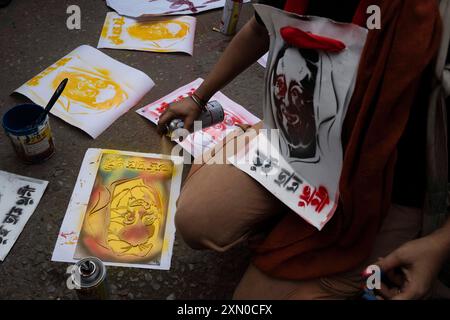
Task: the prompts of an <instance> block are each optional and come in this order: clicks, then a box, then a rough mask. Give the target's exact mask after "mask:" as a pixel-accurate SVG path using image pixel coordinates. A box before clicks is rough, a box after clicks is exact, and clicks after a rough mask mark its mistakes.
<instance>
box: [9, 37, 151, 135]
mask: <svg viewBox="0 0 450 320" xmlns="http://www.w3.org/2000/svg"><path fill="white" fill-rule="evenodd" d="M65 78H68V79H69V81H68V83H67V86H66V88H65V90H64V92H63V93H62V95H61V97H60V98H59V99H58V101H57V102H56V104H55V106H54V107H53V108H52V110H51V111H50V112H51V113H52V114H54V115H55V116H57V117H59V118H61V119H63V120H64V121H66V122H68V123H70V124H71V125H73V126H75V127H78V128H80V129H82V130H83V131H85V132H87V133H88V134H89V135H90V136H91V137H93V138H97V137H98V136H99V135H100V134H101V133H102V132H103V131H104V130H106V128H108V127H109V126H110V125H111V124H112V123H113V122H114V121H115V120H117V119H118V118H119V117H120V116H121V115H123V114H124V113H126V112H127V111H128V110H130V109H131V108H132V107H133V106H135V105H136V104H137V103H138V102H139V100H141V98H142V97H143V96H144V95H145V94H146V93H147V92H148V91H149V90H150V89H151V88H152V87H153V86H154V82H153V81H152V79H150V78H149V77H148V76H147V75H146V74H145V73H143V72H141V71H139V70H136V69H134V68H131V67H129V66H127V65H125V64H123V63H120V62H118V61H117V60H114V59H112V58H111V57H109V56H107V55H106V54H104V53H102V52H100V51H99V50H97V49H95V48H92V47H90V46H87V45H82V46H80V47H78V48H76V49H75V50H73V51H72V52H70V53H69V54H68V55H66V56H65V57H63V58H61V59H60V60H58V61H57V62H55V63H54V64H53V65H51V66H50V67H48V68H47V69H45V70H44V71H42V72H41V73H39V74H38V75H37V76H35V77H34V78H32V79H31V80H29V81H27V82H26V83H25V84H24V85H22V86H21V87H20V88H18V89H17V90H16V92H18V93H21V94H23V95H25V96H27V97H28V98H30V99H31V100H32V101H33V102H35V103H36V104H39V105H41V106H45V105H46V104H47V102H48V101H49V100H50V98H51V96H52V95H53V93H54V91H55V90H56V88H57V87H58V85H59V84H60V83H61V81H62V80H63V79H65Z"/></svg>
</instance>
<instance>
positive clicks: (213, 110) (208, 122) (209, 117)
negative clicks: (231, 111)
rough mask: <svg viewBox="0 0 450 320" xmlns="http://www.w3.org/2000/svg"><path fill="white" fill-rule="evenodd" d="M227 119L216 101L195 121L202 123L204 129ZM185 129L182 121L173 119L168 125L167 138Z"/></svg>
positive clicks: (206, 107)
mask: <svg viewBox="0 0 450 320" xmlns="http://www.w3.org/2000/svg"><path fill="white" fill-rule="evenodd" d="M224 119H225V112H224V110H223V107H222V105H221V104H220V103H219V102H218V101H216V100H213V101H209V102H208V103H207V104H206V106H205V110H204V111H202V113H200V115H199V117H198V118H197V120H195V121H201V123H202V127H201V128H202V129H204V128H208V127H211V126H213V125H215V124H217V123H220V122H222V121H223V120H224ZM183 127H184V122H183V120H181V119H173V120H172V121H171V122H170V123H169V124H168V125H166V129H167V136H168V137H170V138H171V137H172V134H173V133H174V132H175V130H177V129H181V128H183Z"/></svg>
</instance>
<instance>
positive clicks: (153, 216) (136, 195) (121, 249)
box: [107, 179, 162, 257]
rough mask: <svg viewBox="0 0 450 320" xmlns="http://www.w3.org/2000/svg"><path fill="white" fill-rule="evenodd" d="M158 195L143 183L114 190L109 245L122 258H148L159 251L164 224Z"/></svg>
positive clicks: (129, 184) (135, 182)
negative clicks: (123, 256) (161, 229)
mask: <svg viewBox="0 0 450 320" xmlns="http://www.w3.org/2000/svg"><path fill="white" fill-rule="evenodd" d="M161 220H162V212H161V205H160V201H159V199H158V194H157V192H156V191H155V190H154V189H153V188H151V187H149V186H148V185H146V184H144V182H143V181H142V179H132V180H129V181H126V182H123V183H120V184H118V185H116V186H115V187H114V190H113V195H112V199H111V204H110V221H109V226H108V237H107V238H108V245H109V246H110V248H111V250H112V251H113V252H114V253H116V254H118V255H135V256H140V257H144V256H146V255H148V254H149V253H150V251H151V249H152V248H153V247H159V246H160V244H157V243H156V242H158V241H161V240H160V239H159V233H160V226H161V224H162V221H161Z"/></svg>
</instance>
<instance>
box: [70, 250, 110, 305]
mask: <svg viewBox="0 0 450 320" xmlns="http://www.w3.org/2000/svg"><path fill="white" fill-rule="evenodd" d="M71 277H72V281H73V284H74V285H75V288H76V293H77V296H78V299H80V300H106V299H109V290H108V284H107V282H106V268H105V265H104V264H103V262H102V261H101V260H100V259H98V258H95V257H88V258H84V259H81V260H80V261H78V262H77V263H76V264H75V266H74V269H73V271H72V275H71Z"/></svg>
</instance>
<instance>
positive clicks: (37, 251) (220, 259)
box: [0, 0, 264, 299]
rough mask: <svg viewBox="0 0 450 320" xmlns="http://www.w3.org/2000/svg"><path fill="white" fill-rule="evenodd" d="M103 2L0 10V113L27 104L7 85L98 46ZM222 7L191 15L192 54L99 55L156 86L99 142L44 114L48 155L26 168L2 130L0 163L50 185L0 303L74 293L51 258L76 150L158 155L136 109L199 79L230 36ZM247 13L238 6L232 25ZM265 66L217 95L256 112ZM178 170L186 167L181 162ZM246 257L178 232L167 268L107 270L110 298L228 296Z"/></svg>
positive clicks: (7, 268) (12, 257)
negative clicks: (200, 247) (192, 244)
mask: <svg viewBox="0 0 450 320" xmlns="http://www.w3.org/2000/svg"><path fill="white" fill-rule="evenodd" d="M73 4H76V5H78V6H79V7H80V8H81V30H68V29H67V27H66V20H67V18H68V17H69V15H68V14H66V10H67V7H68V6H69V5H73ZM108 11H111V10H109V9H108V7H107V6H106V4H105V2H104V1H102V0H70V1H66V0H41V1H33V0H20V1H19V0H13V1H12V3H11V4H10V5H9V6H8V7H6V8H2V9H0V43H1V44H2V46H1V50H0V116H3V114H4V113H5V112H6V111H7V110H8V109H9V108H11V107H13V106H14V105H16V104H20V103H23V102H26V101H27V99H26V98H24V97H23V96H20V95H11V93H12V92H13V90H14V89H16V88H18V87H19V86H20V85H22V84H23V83H25V82H26V81H27V80H29V79H30V78H32V77H33V76H35V75H36V74H38V73H39V72H41V71H42V70H43V69H45V68H46V67H48V66H50V65H51V64H52V63H54V62H55V61H57V60H58V59H59V58H61V57H62V56H64V55H66V54H67V53H69V52H70V51H72V50H73V49H75V48H76V47H78V46H80V45H82V44H89V45H91V46H93V47H96V45H97V42H98V39H99V36H100V32H101V28H102V25H103V22H104V19H105V16H106V13H107V12H108ZM221 13H222V11H221V10H220V9H219V10H213V11H209V12H206V13H201V14H198V15H196V17H197V19H198V20H197V31H196V37H195V48H194V55H193V56H192V57H191V56H188V55H186V54H166V53H165V54H158V53H151V52H139V51H125V50H109V49H102V51H103V52H104V53H106V54H108V55H109V56H111V57H112V58H114V59H117V60H119V61H121V62H123V63H126V64H128V65H130V66H132V67H134V68H137V69H139V70H142V71H143V72H145V73H146V74H148V75H149V76H150V77H151V78H152V79H153V80H154V81H155V83H156V86H155V87H154V88H153V89H152V90H151V91H150V92H149V93H148V94H147V95H146V96H145V97H144V98H143V99H142V100H141V101H140V102H139V103H138V104H137V105H136V106H135V107H134V108H133V109H131V110H130V111H129V112H128V113H126V114H125V115H123V116H122V117H120V118H119V119H118V120H117V121H115V122H114V123H113V124H112V125H111V126H110V127H109V128H108V129H107V130H106V131H105V132H103V133H102V134H101V135H100V136H99V137H98V138H97V139H95V140H94V139H92V138H90V137H89V136H88V135H87V134H86V133H84V132H83V131H81V130H79V129H77V128H75V127H72V126H71V125H69V124H68V123H66V122H64V121H62V120H60V119H59V118H56V117H55V116H51V118H50V122H51V127H52V131H53V136H54V139H55V143H56V153H55V155H54V156H53V157H52V158H51V159H49V160H48V161H46V162H45V163H42V164H37V165H27V164H23V163H21V162H20V161H19V160H18V158H17V157H16V155H15V153H14V152H13V149H12V147H11V145H10V142H9V140H8V139H7V137H6V135H5V134H4V132H3V131H2V132H0V169H1V170H5V171H9V172H12V173H16V174H20V175H25V176H30V177H34V178H38V179H44V180H48V181H49V186H48V188H47V191H46V193H45V194H44V196H43V198H42V200H41V202H40V204H39V206H38V208H37V209H36V211H35V212H34V214H33V215H32V217H31V218H30V220H29V221H28V223H27V225H26V226H25V229H24V230H23V232H22V234H21V235H20V237H19V238H18V240H17V242H16V244H15V245H14V247H13V248H12V250H11V251H10V253H9V255H8V256H7V257H6V259H5V261H3V262H0V284H1V287H0V299H74V298H75V296H74V292H73V291H71V290H69V289H67V287H66V278H67V274H66V268H67V267H68V264H66V263H57V262H52V261H50V259H51V254H52V251H53V247H54V245H55V241H56V238H57V235H58V231H59V228H60V226H61V223H62V220H63V217H64V214H65V211H66V208H67V205H68V203H69V199H70V196H71V194H72V190H73V187H74V185H75V181H76V178H77V175H78V171H79V168H80V165H81V161H82V159H83V156H84V154H85V152H86V150H87V149H88V148H108V149H117V150H127V151H137V152H152V153H160V152H162V151H161V144H160V142H161V139H160V138H159V136H158V135H157V133H156V128H155V126H154V125H153V124H151V123H150V122H149V121H148V120H146V119H144V118H143V117H141V116H139V115H138V114H137V113H135V112H134V110H136V109H138V108H139V107H142V106H144V105H146V104H148V103H150V102H153V101H155V100H157V99H159V98H160V97H162V96H164V95H166V94H167V93H169V92H171V91H172V90H174V89H176V88H178V87H180V86H182V85H184V84H187V83H189V82H191V81H192V80H194V79H196V78H198V77H205V76H206V74H207V73H208V71H209V70H210V69H211V68H212V66H213V65H214V63H215V62H216V61H217V60H218V58H219V56H220V55H221V53H222V52H223V50H224V49H225V47H226V46H227V44H228V43H229V41H230V39H231V38H230V37H227V36H224V35H222V34H220V33H217V32H213V31H212V27H214V26H217V25H218V23H219V21H220V17H221ZM252 14H253V9H252V7H251V5H250V4H246V5H244V6H243V11H242V14H241V18H240V22H239V27H241V26H242V25H243V23H244V22H245V21H247V20H248V19H249V18H250V17H251V15H252ZM263 77H264V69H263V68H262V67H261V66H259V65H257V64H255V65H253V66H251V67H250V68H249V69H248V70H247V71H245V72H244V73H243V74H241V75H240V76H239V77H237V78H236V79H235V80H234V81H233V82H232V83H231V84H229V85H228V86H227V87H226V88H224V89H223V90H222V92H223V93H224V94H225V95H227V96H228V97H230V98H231V99H233V100H234V101H236V102H237V103H239V104H241V105H243V106H245V107H246V108H247V109H248V110H249V111H251V112H252V113H253V114H255V115H257V116H259V117H261V116H262V112H261V108H260V101H262V100H261V99H262V90H263ZM184 169H185V170H184V175H185V174H186V173H187V172H188V169H189V168H188V167H187V166H185V168H184ZM249 259H250V254H249V252H248V250H247V249H246V248H244V247H239V248H235V249H233V250H231V251H229V252H226V253H223V254H218V253H213V252H206V251H194V250H192V249H190V248H189V247H188V246H187V245H186V244H185V243H184V242H183V240H182V239H181V237H179V236H178V235H177V236H176V240H175V246H174V251H173V257H172V267H171V269H170V271H157V270H143V269H133V268H118V267H109V268H108V280H109V283H110V286H111V297H112V298H113V299H228V298H231V296H232V293H233V289H234V287H235V286H236V284H237V282H238V281H239V279H240V277H241V276H242V274H243V272H244V270H245V268H246V265H247V264H248V261H249Z"/></svg>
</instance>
